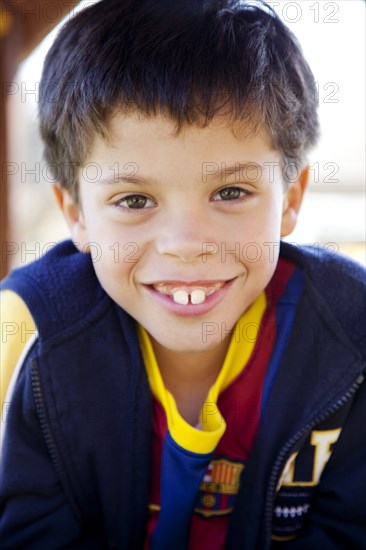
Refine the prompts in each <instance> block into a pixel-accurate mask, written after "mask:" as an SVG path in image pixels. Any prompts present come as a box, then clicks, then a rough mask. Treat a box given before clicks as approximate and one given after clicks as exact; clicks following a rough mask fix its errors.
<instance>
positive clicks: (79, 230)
mask: <svg viewBox="0 0 366 550" xmlns="http://www.w3.org/2000/svg"><path fill="white" fill-rule="evenodd" d="M53 192H54V195H55V197H56V201H57V204H58V206H59V208H60V210H61V211H62V213H63V216H64V218H65V221H66V223H67V225H68V227H69V229H70V233H71V238H72V240H73V243H74V245H75V246H76V248H77V249H78V250H80V252H90V249H89V239H88V233H87V230H86V225H85V220H84V215H83V212H82V210H81V207H80V206H78V205H77V204H76V202H75V200H74V199H73V198H72V196H71V194H70V193H69V192H68V191H67V190H66V189H63V188H62V187H61V186H60V185H57V184H56V185H53Z"/></svg>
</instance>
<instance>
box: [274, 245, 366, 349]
mask: <svg viewBox="0 0 366 550" xmlns="http://www.w3.org/2000/svg"><path fill="white" fill-rule="evenodd" d="M334 244H335V243H334ZM281 255H282V256H283V257H285V258H287V259H289V260H290V261H293V262H294V263H295V264H297V265H298V266H299V267H300V268H301V269H302V271H303V273H304V279H305V288H306V290H307V292H308V295H310V296H311V298H312V300H313V302H315V303H316V305H317V306H318V308H319V310H320V311H324V312H325V311H327V312H328V313H329V314H330V315H331V317H332V318H333V319H334V322H335V323H337V324H339V325H340V326H341V327H342V328H343V330H344V331H345V332H346V334H347V335H348V337H349V338H350V340H351V341H353V343H354V344H356V345H357V347H358V349H359V350H360V351H362V350H363V353H364V354H365V355H366V314H365V313H366V312H365V307H366V270H365V268H364V267H362V266H361V265H360V264H358V263H356V262H355V261H353V260H352V259H350V258H347V257H345V256H343V255H342V254H340V253H339V252H338V250H337V247H336V246H334V248H332V249H331V248H325V247H324V246H321V245H317V246H307V245H306V246H305V245H304V246H303V245H301V246H299V245H296V246H294V245H293V244H289V243H284V242H283V243H281ZM330 315H328V318H330Z"/></svg>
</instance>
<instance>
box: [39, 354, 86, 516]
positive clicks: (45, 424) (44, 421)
mask: <svg viewBox="0 0 366 550" xmlns="http://www.w3.org/2000/svg"><path fill="white" fill-rule="evenodd" d="M30 367H31V380H32V387H33V395H34V401H35V404H36V409H37V413H38V417H39V422H40V425H41V429H42V433H43V436H44V438H45V442H46V445H47V449H48V451H49V453H50V456H51V460H52V463H53V465H54V468H55V470H56V474H57V476H58V479H59V480H60V482H61V486H62V487H63V488H65V487H68V485H69V483H68V481H67V478H66V476H65V473H64V468H63V465H62V462H61V460H60V457H59V453H58V450H57V447H56V444H55V441H54V438H53V435H52V431H51V427H50V424H49V420H48V418H47V414H46V407H45V404H44V399H43V395H42V388H41V382H40V377H39V371H38V364H37V360H36V359H32V360H31V364H30ZM66 497H67V499H68V502H69V504H70V506H71V508H72V510H73V511H74V513H75V514H76V517H77V518H78V519H79V521H80V522H81V516H80V511H79V509H78V507H77V505H76V503H75V501H74V499H73V497H72V495H71V494H70V492H69V491H67V495H66Z"/></svg>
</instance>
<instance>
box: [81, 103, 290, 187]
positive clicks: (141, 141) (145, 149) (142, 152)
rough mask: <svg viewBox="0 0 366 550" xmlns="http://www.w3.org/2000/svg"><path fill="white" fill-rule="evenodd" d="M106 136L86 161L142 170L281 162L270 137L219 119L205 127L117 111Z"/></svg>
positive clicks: (98, 140) (193, 169)
mask: <svg viewBox="0 0 366 550" xmlns="http://www.w3.org/2000/svg"><path fill="white" fill-rule="evenodd" d="M107 130H108V135H107V138H106V139H105V138H102V137H101V136H99V135H97V136H96V137H95V139H94V142H93V144H92V147H91V149H90V152H89V155H88V159H87V162H98V163H100V165H101V166H107V165H108V166H110V165H113V164H114V163H115V162H118V163H123V164H125V163H136V164H137V165H138V166H139V169H140V171H142V172H148V173H151V172H153V173H154V174H156V175H157V176H158V177H160V176H161V174H163V173H172V172H176V173H179V172H180V171H184V172H185V173H186V172H190V171H191V172H192V173H193V172H197V171H199V172H201V170H202V165H203V163H214V164H216V165H218V166H220V168H221V169H224V168H225V167H226V166H232V165H234V164H235V163H240V164H244V163H245V164H248V163H253V164H264V163H266V162H267V163H273V162H277V163H280V161H281V155H280V153H279V151H277V150H275V149H274V147H273V145H272V142H271V139H270V137H269V135H268V133H267V132H266V131H265V130H263V129H259V130H257V131H254V130H253V128H252V127H250V126H248V125H245V124H244V123H242V122H240V123H239V122H235V123H230V122H229V121H228V120H227V119H223V118H219V117H217V118H214V119H213V120H212V121H211V122H210V123H209V124H207V125H206V126H204V127H200V126H197V125H191V126H188V125H184V126H183V127H182V128H181V129H180V130H179V131H177V124H176V122H175V121H172V120H171V119H170V118H168V117H167V116H164V115H156V116H149V117H148V116H145V115H143V114H142V113H139V112H133V113H129V114H124V113H121V112H118V113H116V114H115V115H114V116H113V117H111V118H110V120H109V121H108V124H107Z"/></svg>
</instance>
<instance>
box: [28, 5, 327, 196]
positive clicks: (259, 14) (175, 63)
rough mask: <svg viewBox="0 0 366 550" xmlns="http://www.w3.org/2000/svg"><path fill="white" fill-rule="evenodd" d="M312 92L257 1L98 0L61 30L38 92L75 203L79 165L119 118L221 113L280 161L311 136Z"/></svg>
mask: <svg viewBox="0 0 366 550" xmlns="http://www.w3.org/2000/svg"><path fill="white" fill-rule="evenodd" d="M316 107H317V103H316V94H315V83H314V78H313V75H312V73H311V70H310V68H309V66H308V64H307V62H306V61H305V59H304V57H303V54H302V51H301V48H300V46H299V44H298V42H297V39H296V38H295V37H294V35H293V34H292V33H291V32H290V31H289V29H288V28H287V27H286V26H285V25H284V24H283V23H282V21H281V20H280V19H279V18H278V16H277V15H276V14H275V13H274V12H273V10H272V9H271V8H270V7H269V6H267V5H266V4H265V3H263V2H261V1H258V2H252V1H250V2H249V1H248V2H245V1H238V0H212V1H201V0H102V1H100V2H98V3H96V4H94V5H92V6H90V7H88V8H85V9H84V10H82V11H81V12H79V13H78V14H76V15H75V17H73V18H72V19H70V21H68V22H67V23H66V24H65V25H64V27H63V28H62V30H61V32H60V33H59V35H58V36H57V38H56V40H55V42H54V44H53V46H52V47H51V49H50V51H49V53H48V55H47V57H46V60H45V65H44V70H43V75H42V81H41V87H40V111H39V115H40V128H41V135H42V138H43V140H44V144H45V158H46V161H47V162H49V163H51V167H52V168H53V171H54V174H55V177H57V179H58V180H59V182H60V184H61V185H62V186H63V187H64V188H66V189H68V190H69V191H70V192H71V194H72V195H73V197H74V198H75V199H76V200H77V199H78V183H77V170H76V169H75V168H77V167H78V166H80V165H82V164H83V162H85V160H86V156H87V153H88V149H89V147H90V145H91V143H92V140H93V137H94V136H95V133H98V134H100V135H102V136H103V137H104V138H107V135H108V133H107V130H106V127H107V122H108V117H109V116H111V114H113V113H114V112H115V111H116V110H118V109H121V110H125V111H129V110H139V111H141V112H142V113H144V114H146V115H148V116H152V115H155V114H157V113H165V114H167V115H168V116H169V117H170V118H171V119H172V120H173V121H175V122H176V125H177V131H179V130H180V128H182V127H183V126H184V125H186V124H188V125H194V124H196V125H198V126H204V125H206V124H208V123H209V122H210V121H211V120H212V118H213V117H214V116H215V115H216V116H217V115H218V114H219V113H220V114H222V113H225V116H226V117H227V118H228V120H230V121H232V122H233V121H243V122H247V123H248V127H249V126H250V127H251V128H254V127H258V125H259V127H264V128H265V129H266V130H267V132H268V133H269V134H270V136H271V138H272V141H273V144H274V146H275V147H276V148H277V149H279V150H280V151H281V152H282V154H283V159H284V162H287V163H296V164H297V165H299V164H303V163H304V159H305V155H306V153H307V151H308V149H309V148H310V147H311V146H312V145H313V144H314V143H315V141H316V138H317V133H318V118H317V109H316Z"/></svg>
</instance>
